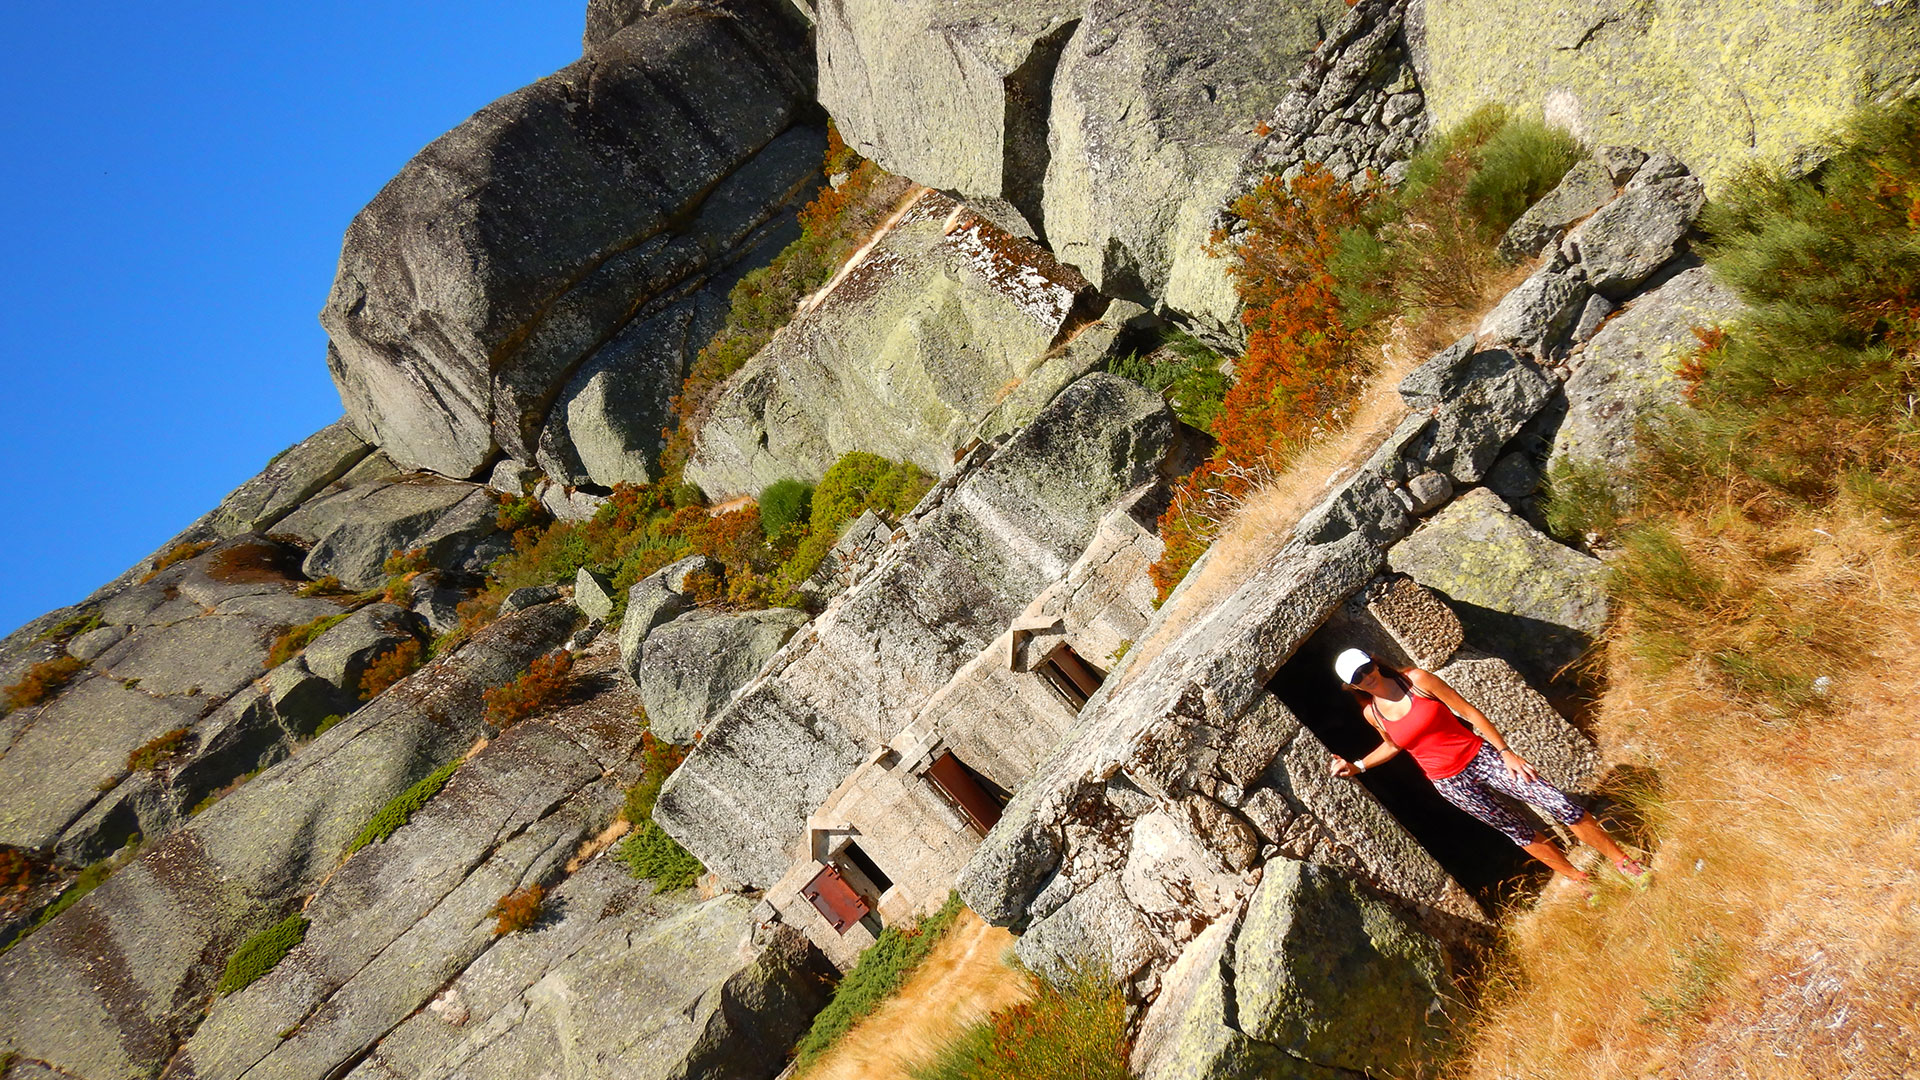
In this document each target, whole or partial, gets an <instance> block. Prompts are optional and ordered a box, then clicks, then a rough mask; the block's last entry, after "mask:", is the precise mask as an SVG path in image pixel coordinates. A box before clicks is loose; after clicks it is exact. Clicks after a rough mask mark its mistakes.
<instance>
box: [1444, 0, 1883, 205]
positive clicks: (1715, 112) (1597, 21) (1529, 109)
mask: <svg viewBox="0 0 1920 1080" xmlns="http://www.w3.org/2000/svg"><path fill="white" fill-rule="evenodd" d="M1410 22H1411V23H1412V27H1411V28H1410V33H1409V36H1410V37H1412V38H1413V39H1414V44H1415V49H1414V57H1415V65H1416V67H1417V68H1418V70H1419V72H1420V83H1421V87H1422V89H1424V90H1425V91H1426V94H1427V101H1428V104H1429V106H1430V107H1431V108H1432V110H1433V114H1434V120H1435V123H1436V124H1437V126H1439V127H1440V128H1443V129H1444V128H1447V127H1450V126H1452V125H1454V124H1457V123H1459V122H1460V121H1461V120H1463V119H1464V118H1465V117H1466V116H1467V115H1468V114H1469V113H1471V112H1472V111H1473V110H1474V109H1476V108H1478V107H1479V106H1481V105H1482V104H1485V103H1487V102H1503V103H1505V104H1507V105H1510V106H1513V107H1515V108H1516V109H1518V110H1520V111H1521V112H1522V113H1523V114H1531V115H1535V116H1538V115H1541V114H1542V113H1544V114H1545V116H1546V118H1547V119H1548V121H1549V122H1551V123H1555V124H1559V125H1561V126H1564V127H1567V128H1568V129H1570V130H1571V131H1572V132H1573V133H1574V135H1576V136H1577V137H1579V138H1580V139H1581V140H1582V141H1584V142H1587V143H1588V144H1590V145H1598V144H1601V143H1623V144H1630V145H1636V146H1644V147H1659V148H1664V149H1667V150H1671V151H1672V152H1673V153H1675V154H1677V155H1678V156H1679V157H1680V158H1681V159H1682V160H1684V161H1686V162H1687V163H1688V164H1689V165H1691V166H1692V167H1693V169H1694V171H1695V172H1697V173H1698V174H1700V175H1701V176H1702V177H1705V178H1706V179H1707V181H1708V183H1709V185H1718V184H1719V183H1721V182H1722V181H1724V180H1726V179H1728V178H1729V177H1731V176H1733V175H1734V174H1735V173H1737V172H1738V171H1739V170H1740V169H1741V168H1743V167H1744V166H1747V165H1749V164H1753V163H1764V164H1769V165H1776V166H1785V167H1787V168H1789V169H1794V168H1803V167H1804V166H1805V165H1806V163H1807V162H1808V160H1809V158H1811V157H1812V156H1813V155H1815V154H1817V153H1818V152H1819V148H1820V146H1821V145H1822V144H1823V143H1824V142H1825V141H1826V140H1827V139H1828V138H1829V136H1830V134H1831V133H1832V132H1834V131H1836V130H1837V129H1838V128H1839V127H1840V125H1841V124H1842V123H1843V122H1844V121H1845V119H1846V116H1847V114H1848V113H1849V112H1851V111H1852V110H1853V109H1854V108H1855V107H1857V106H1859V105H1863V104H1865V103H1866V102H1868V101H1869V100H1873V99H1876V98H1879V97H1881V96H1883V95H1884V96H1888V97H1895V96H1900V95H1901V94H1905V93H1911V92H1912V91H1913V88H1915V87H1916V85H1920V11H1917V10H1915V9H1914V8H1912V7H1908V6H1903V5H1882V4H1873V3H1867V2H1851V3H1840V4H1832V3H1823V2H1820V0H1787V2H1783V3H1774V4H1766V5H1762V6H1754V5H1749V4H1742V3H1734V2H1725V0H1708V2H1702V3H1686V4H1682V3H1674V2H1672V0H1660V2H1655V3H1646V4H1638V5H1630V6H1622V5H1618V4H1612V3H1607V2H1604V0H1579V2H1576V3H1560V2H1558V0H1554V2H1549V0H1509V2H1506V3H1501V4H1486V3H1481V2H1478V0H1419V2H1418V3H1416V4H1415V5H1414V10H1413V13H1412V15H1411V16H1410Z"/></svg>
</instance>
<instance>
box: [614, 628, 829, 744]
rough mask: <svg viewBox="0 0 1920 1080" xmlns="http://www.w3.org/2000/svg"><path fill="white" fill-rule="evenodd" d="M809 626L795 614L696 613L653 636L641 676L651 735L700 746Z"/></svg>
mask: <svg viewBox="0 0 1920 1080" xmlns="http://www.w3.org/2000/svg"><path fill="white" fill-rule="evenodd" d="M806 624H807V613H806V612H804V611H794V610H792V609H790V608H774V609H772V610H769V611H748V612H742V613H741V614H738V615H729V614H724V613H721V612H694V613H691V614H688V615H683V616H681V617H680V618H678V619H675V620H673V621H672V622H670V623H667V624H666V625H664V626H661V627H659V628H658V629H656V630H654V632H653V633H651V634H648V635H647V640H646V645H645V647H644V648H643V650H642V653H641V658H640V663H639V666H638V669H637V671H636V673H635V674H636V678H637V681H638V682H639V684H640V698H641V700H642V701H643V702H645V704H646V707H647V719H648V721H649V722H650V729H651V730H652V731H653V733H654V734H655V735H657V736H659V737H660V738H662V739H665V740H667V741H668V742H673V743H690V742H692V741H694V739H695V737H696V736H698V735H699V734H700V732H701V730H702V729H703V728H705V726H706V724H707V721H708V720H709V719H711V718H712V717H713V716H714V715H715V714H717V713H718V712H719V711H720V710H721V709H722V708H724V707H725V706H726V704H727V701H728V699H730V698H731V697H732V696H733V692H734V691H735V690H738V689H739V688H740V687H742V686H745V685H746V684H747V683H748V681H750V680H751V679H752V678H753V677H754V676H755V675H758V674H759V673H760V669H761V668H762V667H763V666H765V665H766V662H767V661H768V659H770V658H771V657H772V656H773V654H774V653H776V652H779V651H780V646H782V645H785V644H786V643H787V639H788V638H790V637H792V636H793V634H794V631H796V630H798V629H800V628H801V627H803V626H805V625H806Z"/></svg>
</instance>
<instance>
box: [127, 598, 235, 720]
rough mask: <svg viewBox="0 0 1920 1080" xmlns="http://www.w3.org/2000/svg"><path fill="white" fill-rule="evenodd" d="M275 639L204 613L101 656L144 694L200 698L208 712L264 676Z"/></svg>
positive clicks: (138, 635)
mask: <svg viewBox="0 0 1920 1080" xmlns="http://www.w3.org/2000/svg"><path fill="white" fill-rule="evenodd" d="M271 640H272V638H271V636H270V635H269V634H268V633H267V632H266V630H265V629H263V628H262V627H261V626H260V625H259V624H258V623H256V622H254V621H253V620H251V619H247V618H243V617H240V616H237V615H205V616H202V617H200V618H197V619H186V620H183V621H181V622H177V623H173V624H171V625H168V626H152V627H143V628H141V629H139V630H136V631H135V632H134V633H133V634H131V635H129V636H128V637H127V638H126V640H124V641H122V642H120V644H118V645H115V646H114V647H113V648H111V649H108V650H107V651H106V652H105V653H102V654H101V656H100V659H99V660H98V661H97V662H96V663H97V666H98V667H99V668H100V670H102V671H103V672H105V673H106V674H107V675H110V676H112V677H113V678H116V679H119V680H121V681H123V682H124V681H127V680H133V681H134V683H135V685H137V686H138V687H139V688H140V690H141V692H143V693H147V694H157V695H163V696H173V695H180V696H183V697H189V698H193V697H199V698H202V699H203V700H202V701H201V702H199V703H196V704H197V705H198V706H199V707H198V708H195V709H194V711H195V712H199V711H200V708H204V707H205V704H206V703H207V702H209V701H219V700H221V699H222V698H225V697H227V696H229V695H231V694H232V693H233V692H234V691H235V690H238V689H240V688H241V687H242V686H245V685H246V684H248V683H250V682H252V681H253V680H255V679H257V678H259V677H260V675H261V673H262V672H263V670H264V667H265V665H264V664H263V661H264V660H265V659H266V656H267V646H268V645H269V644H270V643H271Z"/></svg>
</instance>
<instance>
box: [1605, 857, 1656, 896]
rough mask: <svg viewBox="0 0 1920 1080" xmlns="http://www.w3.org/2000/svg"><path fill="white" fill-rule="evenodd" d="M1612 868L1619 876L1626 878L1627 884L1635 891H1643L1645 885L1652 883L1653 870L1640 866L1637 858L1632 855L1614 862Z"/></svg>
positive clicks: (1645, 888)
mask: <svg viewBox="0 0 1920 1080" xmlns="http://www.w3.org/2000/svg"><path fill="white" fill-rule="evenodd" d="M1613 868H1614V870H1616V871H1617V872H1619V874H1620V876H1621V877H1623V878H1626V879H1627V884H1629V885H1631V886H1633V887H1634V889H1635V891H1638V892H1645V891H1647V887H1648V886H1649V885H1652V884H1653V871H1652V870H1651V869H1649V868H1648V867H1645V866H1642V865H1641V864H1640V861H1639V860H1638V859H1634V858H1632V857H1628V858H1626V859H1622V860H1621V861H1619V862H1617V863H1614V864H1613Z"/></svg>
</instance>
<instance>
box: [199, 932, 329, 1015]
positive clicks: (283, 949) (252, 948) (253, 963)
mask: <svg viewBox="0 0 1920 1080" xmlns="http://www.w3.org/2000/svg"><path fill="white" fill-rule="evenodd" d="M309 925H311V924H310V923H309V922H308V921H307V917H306V916H305V915H300V914H294V915H289V916H287V917H286V918H284V919H282V920H280V921H279V922H277V923H274V924H273V925H272V926H270V927H268V928H266V929H265V930H262V931H260V932H259V933H257V934H255V935H253V936H252V937H250V938H248V939H247V940H245V941H243V942H241V943H240V947H239V948H237V949H235V950H233V955H232V956H231V957H229V958H228V959H227V968H226V970H225V971H224V972H222V973H221V975H220V981H219V982H218V983H216V984H214V987H213V992H214V993H215V994H217V995H219V996H221V997H225V996H226V995H228V994H234V993H238V992H240V991H241V990H244V989H246V988H247V987H248V986H249V985H251V984H252V983H253V981H254V980H255V979H258V978H259V977H260V976H262V975H265V974H266V973H267V972H269V971H272V970H273V969H274V967H275V966H276V965H278V964H279V963H280V961H282V960H284V959H286V956H287V954H288V953H290V952H292V951H293V949H294V946H296V945H299V944H300V943H301V942H302V941H305V940H306V939H307V927H308V926H309Z"/></svg>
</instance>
